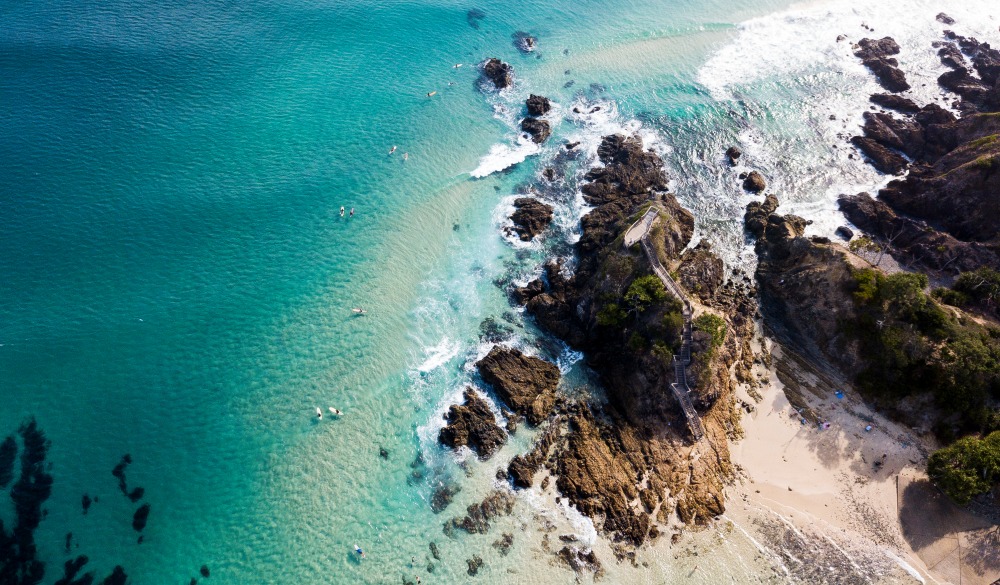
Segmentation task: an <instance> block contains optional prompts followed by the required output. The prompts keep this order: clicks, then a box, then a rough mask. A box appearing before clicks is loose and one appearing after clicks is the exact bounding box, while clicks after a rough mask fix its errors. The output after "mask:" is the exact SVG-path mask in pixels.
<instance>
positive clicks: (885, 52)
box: [854, 37, 910, 93]
mask: <svg viewBox="0 0 1000 585" xmlns="http://www.w3.org/2000/svg"><path fill="white" fill-rule="evenodd" d="M854 54H855V55H856V56H857V57H859V58H860V59H861V62H862V63H864V64H865V66H866V67H868V69H870V70H871V72H872V73H873V74H875V78H876V79H877V80H878V82H879V84H880V85H881V86H882V87H884V88H886V89H887V90H889V91H891V92H893V93H898V92H901V91H906V90H908V89H910V84H909V83H907V81H906V75H904V74H903V72H902V71H900V70H899V61H897V60H896V59H895V58H893V57H892V55H897V54H899V45H898V44H896V41H895V40H893V39H892V37H884V38H881V39H878V40H875V39H861V40H860V41H858V44H857V46H856V47H855V50H854Z"/></svg>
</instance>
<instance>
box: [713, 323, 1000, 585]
mask: <svg viewBox="0 0 1000 585" xmlns="http://www.w3.org/2000/svg"><path fill="white" fill-rule="evenodd" d="M767 343H769V344H770V342H767ZM770 349H771V350H772V351H773V355H774V361H773V365H772V368H769V369H765V368H763V366H761V367H760V374H761V377H762V378H766V383H765V384H764V386H763V388H762V389H761V391H760V394H761V398H762V399H761V400H760V401H759V402H755V401H754V400H753V399H752V398H750V397H749V396H748V395H746V394H745V393H744V392H743V391H742V390H741V392H740V397H741V398H742V399H744V400H745V401H746V402H748V403H750V404H753V405H754V406H755V410H754V412H752V413H750V414H748V415H746V416H745V417H744V419H743V428H744V431H745V438H743V439H742V440H740V441H736V442H734V443H733V444H732V445H731V450H732V457H733V463H734V464H735V465H736V466H738V469H739V473H740V478H739V480H738V481H737V483H736V485H734V486H733V487H732V488H730V493H729V502H730V505H729V512H727V517H729V518H730V519H731V520H733V521H734V522H735V523H736V524H738V525H739V526H741V527H743V528H744V529H746V530H748V531H749V532H751V533H755V534H757V535H758V538H770V539H771V540H772V541H773V542H767V543H763V544H765V545H766V546H767V547H768V548H769V549H771V550H772V551H774V550H782V549H789V550H788V552H787V554H785V555H784V556H785V557H786V558H785V559H784V563H785V565H786V566H788V567H789V570H790V571H791V572H792V573H793V574H791V575H789V580H790V581H799V580H802V579H803V578H811V579H815V578H817V577H820V578H822V580H823V581H824V582H847V580H848V579H849V578H848V577H845V576H844V575H840V576H839V577H836V578H833V575H832V573H826V575H827V576H828V577H830V578H824V571H823V569H824V568H823V567H817V566H816V565H817V564H820V565H822V564H823V563H825V562H831V563H833V564H839V565H841V569H840V570H846V571H847V572H851V571H852V569H853V572H854V574H855V575H854V576H855V577H857V580H856V582H859V583H863V582H885V583H904V582H925V583H955V584H959V583H961V585H970V584H971V585H980V584H981V585H990V584H991V583H993V582H994V581H995V580H996V579H1000V546H996V547H991V543H993V540H991V537H992V536H997V537H998V538H997V540H996V542H997V543H1000V529H998V528H997V527H996V526H991V525H990V524H989V523H988V522H985V521H983V520H980V519H977V518H976V517H974V516H972V515H971V514H968V513H965V512H963V511H961V510H958V509H957V508H956V507H955V506H953V505H952V504H950V502H948V501H947V499H946V498H944V497H943V496H940V494H939V493H938V492H937V491H936V490H935V489H933V487H932V486H930V484H929V482H927V481H926V475H925V474H924V468H925V465H926V456H927V454H928V452H929V451H930V450H931V449H933V448H934V445H933V444H932V443H931V441H930V440H929V439H923V438H921V437H917V436H916V435H915V434H914V433H913V432H912V431H911V430H910V429H908V428H906V427H903V426H902V425H899V424H896V423H894V422H891V421H889V420H887V419H885V418H884V417H882V416H880V415H878V414H877V413H875V412H873V411H872V410H871V409H870V408H868V407H867V406H866V405H865V404H864V403H863V402H862V401H861V399H860V398H859V397H858V395H857V393H856V392H854V391H853V389H851V388H850V386H849V385H846V384H844V383H842V381H839V380H836V379H834V378H833V377H832V376H831V375H829V374H828V373H824V372H818V371H816V370H815V369H813V368H812V367H811V366H810V365H809V364H808V363H806V362H804V361H802V360H800V359H797V358H796V357H795V356H794V355H791V354H789V353H788V352H784V355H783V353H782V351H781V349H780V348H778V347H777V346H773V345H772V346H771V348H770ZM837 390H842V391H843V392H844V397H843V398H842V399H841V398H838V397H837V396H836V391H837ZM793 404H794V406H793ZM800 413H801V414H800ZM803 419H805V422H803ZM824 421H825V422H828V423H829V427H828V428H826V429H823V428H822V427H821V424H820V423H821V422H824ZM868 425H871V430H870V431H868V430H866V426H868ZM768 518H770V519H771V520H770V521H768ZM768 525H770V526H771V528H770V529H769V528H768ZM775 526H777V527H779V528H780V530H778V533H777V534H776V533H775V530H774V529H773V528H774V527H775ZM904 527H905V530H904ZM789 535H791V540H793V541H794V540H796V539H799V538H801V539H802V543H800V544H799V545H798V546H799V548H801V549H802V551H804V552H806V553H807V554H809V556H810V560H805V559H803V558H799V556H798V555H797V554H796V543H794V542H792V543H789V539H790V537H789ZM824 543H826V544H824ZM824 546H827V547H828V548H829V549H830V550H829V551H828V553H825V554H824V553H822V552H820V553H817V552H816V550H817V549H818V548H823V547H824ZM817 561H818V562H817ZM844 566H846V568H844ZM825 569H826V571H830V572H832V571H834V568H831V567H826V568H825ZM796 571H798V572H799V574H798V575H796V574H794V573H796ZM849 580H850V581H852V582H853V581H855V580H854V579H853V578H851V579H849Z"/></svg>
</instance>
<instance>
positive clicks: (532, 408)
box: [476, 345, 560, 425]
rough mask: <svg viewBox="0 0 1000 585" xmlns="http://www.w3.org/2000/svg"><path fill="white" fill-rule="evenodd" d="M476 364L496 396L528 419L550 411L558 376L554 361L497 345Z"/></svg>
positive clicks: (534, 421) (534, 420)
mask: <svg viewBox="0 0 1000 585" xmlns="http://www.w3.org/2000/svg"><path fill="white" fill-rule="evenodd" d="M476 367H477V368H478V369H479V374H480V375H481V376H482V377H483V380H484V381H485V382H486V383H487V384H489V385H490V386H492V387H493V391H494V392H496V394H497V396H498V397H499V398H500V400H502V401H504V403H506V404H507V406H509V407H510V408H511V410H513V411H514V412H516V413H518V414H521V415H523V416H524V417H525V418H526V419H528V422H529V423H531V424H533V425H537V424H539V423H540V422H542V421H543V420H545V419H546V418H547V417H548V416H549V414H551V413H552V407H553V406H554V405H555V401H556V386H558V385H559V377H560V376H559V368H557V367H556V366H555V364H552V363H550V362H547V361H545V360H542V359H539V358H536V357H532V356H526V355H524V354H523V353H521V352H520V351H518V350H516V349H510V348H506V347H503V346H499V345H498V346H496V347H494V348H493V349H491V350H490V353H488V354H487V355H486V357H484V358H483V359H481V360H479V361H478V362H477V363H476Z"/></svg>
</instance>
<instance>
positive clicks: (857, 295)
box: [843, 268, 1000, 440]
mask: <svg viewBox="0 0 1000 585" xmlns="http://www.w3.org/2000/svg"><path fill="white" fill-rule="evenodd" d="M853 277H854V283H853V284H854V291H853V297H854V301H855V303H856V305H857V309H858V313H857V315H858V318H857V319H856V320H855V321H853V322H850V323H844V324H843V327H844V328H846V329H848V330H853V333H855V334H856V335H857V337H858V339H859V340H860V342H861V344H862V353H863V355H866V356H867V362H868V366H867V367H866V368H865V369H864V370H863V371H862V372H861V373H860V375H859V376H858V381H859V383H860V387H861V389H862V390H863V391H864V392H866V393H867V394H869V395H872V396H874V397H876V398H886V399H890V400H898V399H901V398H904V397H906V396H909V395H912V394H916V393H923V392H930V393H931V394H932V395H933V396H934V399H935V403H936V405H937V407H938V408H940V409H941V411H942V414H943V416H942V418H941V422H940V423H939V425H938V427H937V429H936V430H937V432H938V434H939V435H940V436H941V437H942V438H943V439H946V440H947V439H951V438H953V437H955V436H957V435H959V434H962V433H967V432H988V431H990V430H994V429H993V428H992V427H993V425H995V424H996V423H997V420H996V419H997V417H996V412H995V409H994V408H993V407H992V406H991V405H992V404H993V403H995V402H996V401H997V400H1000V329H997V328H996V327H993V326H988V325H987V326H983V325H980V324H978V323H976V322H974V321H972V320H969V319H966V320H962V321H959V320H958V319H957V318H956V317H954V316H953V315H951V314H950V313H949V312H947V311H946V310H944V309H943V308H942V307H941V305H939V304H938V303H937V302H936V301H935V300H934V298H932V296H931V295H928V294H926V293H925V292H924V290H925V289H926V288H927V285H928V278H927V276H926V275H924V274H920V273H906V272H900V273H895V274H884V273H882V272H880V271H877V270H874V269H871V268H866V269H860V270H856V271H854V273H853Z"/></svg>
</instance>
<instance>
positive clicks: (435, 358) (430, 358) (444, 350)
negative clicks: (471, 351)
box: [417, 337, 462, 374]
mask: <svg viewBox="0 0 1000 585" xmlns="http://www.w3.org/2000/svg"><path fill="white" fill-rule="evenodd" d="M461 349H462V346H461V344H459V343H458V342H457V341H452V340H450V339H448V338H447V337H445V338H444V339H442V340H441V341H440V343H438V344H437V345H435V346H433V347H427V348H424V354H425V355H426V356H427V358H426V359H425V360H424V361H423V363H421V364H420V365H419V366H417V371H418V372H420V373H423V374H426V373H427V372H430V371H432V370H436V369H438V368H440V367H441V366H443V365H444V364H446V363H448V362H450V361H451V359H452V358H454V357H455V356H456V355H458V352H459V351H461Z"/></svg>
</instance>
